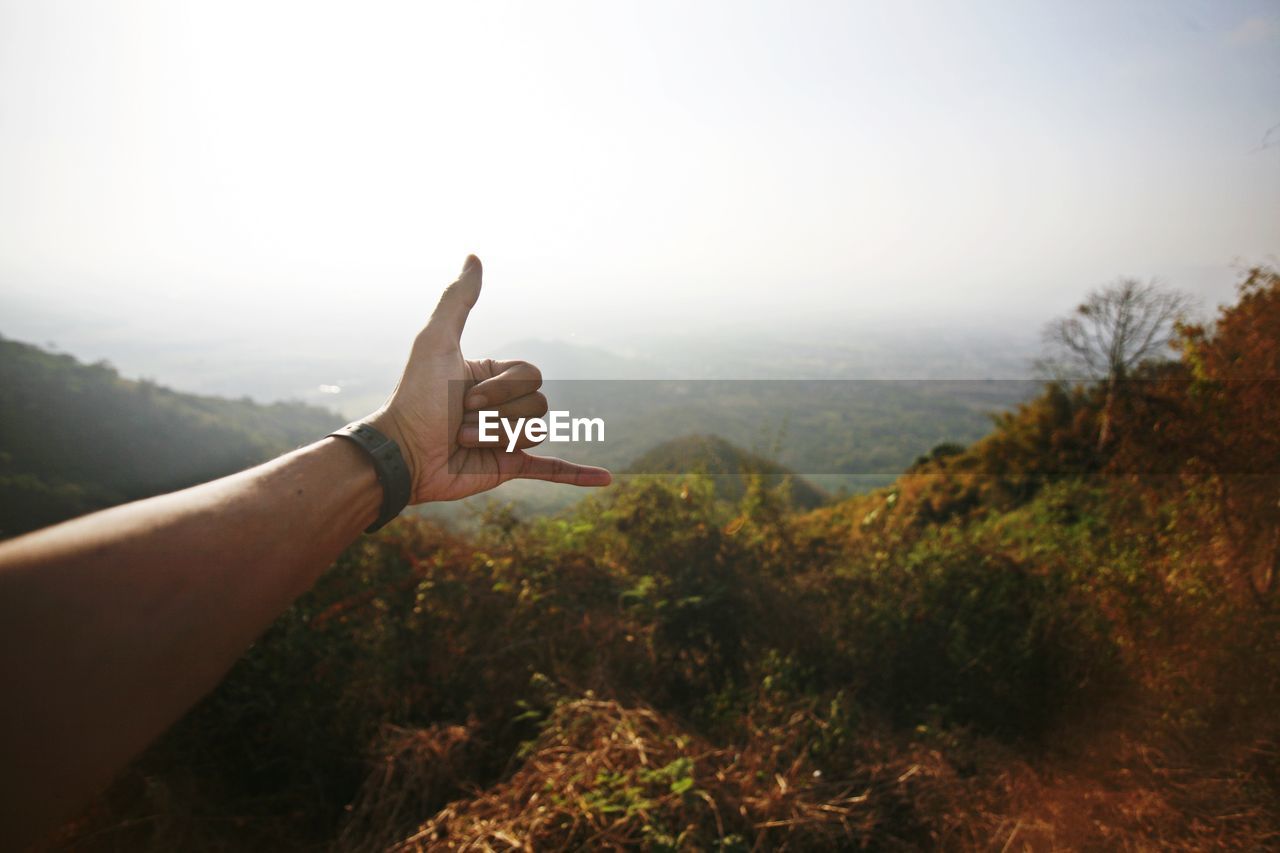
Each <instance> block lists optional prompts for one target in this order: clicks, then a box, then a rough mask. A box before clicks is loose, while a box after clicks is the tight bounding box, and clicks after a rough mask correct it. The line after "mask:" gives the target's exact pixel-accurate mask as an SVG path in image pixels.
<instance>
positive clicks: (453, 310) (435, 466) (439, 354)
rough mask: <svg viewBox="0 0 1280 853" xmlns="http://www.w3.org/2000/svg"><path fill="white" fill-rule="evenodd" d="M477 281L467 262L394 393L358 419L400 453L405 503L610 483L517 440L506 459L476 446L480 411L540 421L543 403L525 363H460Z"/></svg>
mask: <svg viewBox="0 0 1280 853" xmlns="http://www.w3.org/2000/svg"><path fill="white" fill-rule="evenodd" d="M482 276H483V270H482V268H481V265H480V259H479V258H477V257H476V256H475V255H469V256H467V261H466V264H465V265H464V266H463V268H462V272H461V274H459V276H458V278H457V280H456V281H454V282H453V284H450V285H449V286H448V287H447V288H446V289H445V291H444V293H443V294H442V295H441V296H440V302H439V304H437V305H436V309H435V311H434V312H433V313H432V314H431V319H430V320H429V321H428V322H427V325H426V326H425V327H424V328H423V330H422V331H421V332H419V333H418V337H417V338H416V339H415V341H414V344H413V350H412V352H411V353H410V354H409V361H408V363H407V364H406V365H405V368H404V373H403V375H402V376H401V377H400V382H399V383H398V384H397V385H396V388H395V390H394V391H392V392H391V396H390V397H389V398H388V399H387V402H386V403H384V404H383V405H382V408H380V409H379V410H378V411H377V412H375V413H374V414H373V415H371V416H369V417H368V418H365V420H366V421H367V422H368V423H370V424H372V425H373V426H374V427H375V428H377V429H378V430H380V431H381V432H383V433H384V434H385V435H387V436H388V437H390V438H392V439H394V440H395V441H396V443H397V444H399V445H400V452H401V454H402V455H403V456H404V460H405V463H406V464H407V465H408V466H409V472H410V476H411V477H412V482H413V493H412V497H411V498H410V499H409V503H411V504H417V503H422V502H424V501H451V500H457V499H459V498H465V497H468V496H470V495H474V494H478V493H480V492H484V491H488V490H489V489H492V488H493V487H495V486H497V485H499V484H500V483H504V482H506V481H507V480H515V479H526V480H548V481H550V482H553V483H568V484H571V485H575V486H607V485H608V484H609V483H610V481H611V479H612V478H611V476H610V474H609V472H608V471H606V470H605V469H603V468H596V467H594V466H590V465H578V464H575V463H573V462H567V461H565V460H563V459H556V458H554V457H550V456H535V455H533V454H531V453H528V452H526V451H527V448H528V447H531V446H533V445H534V444H537V443H538V442H530V441H528V440H527V439H525V438H524V437H523V436H522V437H521V440H520V441H519V442H518V443H517V445H516V449H515V450H513V451H511V452H508V451H507V450H506V448H505V446H501V447H494V446H492V445H486V446H483V447H482V446H481V445H480V441H479V430H478V429H477V428H476V426H475V424H476V423H477V421H478V416H477V412H478V410H480V409H486V410H490V411H492V410H495V409H496V410H497V411H498V413H499V415H500V416H501V417H503V418H537V417H542V416H543V415H545V414H546V413H547V398H546V397H544V396H543V395H542V394H541V393H540V392H539V391H538V388H539V387H540V386H541V385H542V374H541V372H539V370H538V368H536V367H534V366H533V365H532V364H529V363H528V362H526V361H494V360H493V359H480V360H471V359H466V358H463V356H462V347H461V338H462V330H463V327H464V326H465V325H466V322H467V315H468V314H469V313H470V312H471V308H472V306H474V305H475V304H476V300H477V299H478V298H479V297H480V284H481V278H482ZM459 381H461V383H462V385H461V386H458V385H454V386H453V393H452V394H451V393H450V387H451V386H450V383H458V382H459ZM460 387H462V388H465V391H466V393H465V401H464V395H463V394H460V393H458V391H459V388H460Z"/></svg>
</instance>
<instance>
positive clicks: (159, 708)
mask: <svg viewBox="0 0 1280 853" xmlns="http://www.w3.org/2000/svg"><path fill="white" fill-rule="evenodd" d="M480 278H481V270H480V264H479V261H478V260H476V259H475V258H474V256H473V257H471V258H468V260H467V265H466V267H464V269H463V273H462V275H461V276H460V277H459V279H458V280H457V281H456V282H454V283H453V284H452V285H450V287H449V288H448V290H446V291H445V294H444V295H443V296H442V297H441V300H440V304H439V305H438V306H437V308H436V311H435V313H434V314H433V315H432V317H431V320H430V322H429V323H428V324H427V326H426V328H425V329H424V330H423V332H422V333H421V334H420V335H419V336H418V339H417V341H416V342H415V344H414V349H413V353H412V354H411V356H410V358H409V361H408V364H407V365H406V367H405V371H404V375H403V377H402V378H401V380H400V384H399V385H398V386H397V388H396V390H395V392H394V393H393V394H392V396H391V398H390V399H389V400H388V401H387V403H386V404H385V405H384V406H383V407H382V408H381V409H380V410H379V411H378V412H376V413H375V414H374V415H372V416H370V417H369V418H367V419H366V420H368V421H369V422H370V423H372V424H374V425H375V426H376V427H377V428H378V429H379V430H380V431H382V432H384V433H386V434H387V435H389V436H390V437H391V438H393V439H395V440H396V442H397V443H399V445H400V447H401V449H402V452H403V455H404V456H405V460H406V462H407V463H408V464H409V468H410V472H411V475H412V480H413V498H412V501H411V502H413V503H420V502H423V501H428V500H451V499H455V498H460V497H465V496H466V495H469V494H475V493H477V492H481V491H484V490H486V489H489V488H492V487H494V486H496V485H498V484H499V483H501V482H503V481H505V480H509V479H513V478H516V477H526V478H536V479H544V480H553V481H557V482H565V483H573V484H577V485H585V486H592V485H605V484H607V483H608V482H609V474H608V472H607V471H604V470H602V469H599V468H591V467H587V466H579V465H575V464H573V463H570V462H564V461H562V460H555V459H549V458H547V457H540V456H532V455H529V454H526V453H525V452H524V451H523V450H517V451H516V452H514V453H504V452H502V451H500V450H496V449H491V448H481V447H478V446H477V445H478V442H477V440H476V438H475V435H474V433H475V430H474V429H471V428H470V427H469V424H468V421H469V420H471V419H473V417H474V415H473V412H469V411H467V410H468V409H471V410H474V409H475V408H478V407H479V406H478V405H477V404H478V403H479V402H480V401H479V400H477V399H476V398H477V397H485V398H487V399H486V400H484V401H483V406H484V408H487V409H497V410H498V411H499V412H504V413H505V412H518V413H520V414H521V415H522V416H528V415H530V414H532V415H541V414H543V413H545V412H546V401H545V399H543V398H542V395H541V394H540V393H538V392H537V390H536V389H537V387H538V385H539V384H540V382H541V377H540V376H539V375H538V373H537V370H536V369H535V368H533V367H532V365H529V364H526V363H524V362H494V361H489V360H485V361H467V360H466V359H464V358H463V357H462V353H461V350H460V348H459V344H458V341H459V338H460V336H461V333H462V327H463V324H464V323H465V321H466V316H467V313H468V312H469V311H470V308H471V306H472V305H474V304H475V301H476V298H477V297H478V296H479V292H480ZM457 381H462V382H463V383H465V386H467V387H469V388H470V392H469V395H468V397H467V402H466V403H465V404H464V405H456V404H455V406H456V410H455V408H454V407H451V405H450V399H451V395H450V394H449V383H450V382H457ZM457 396H458V395H457V394H454V395H453V398H454V399H455V400H456V398H457ZM381 500H382V491H381V486H380V485H379V484H378V482H377V479H376V477H375V475H374V470H373V467H372V464H371V463H370V461H369V459H368V458H367V457H366V456H365V455H364V453H363V451H361V450H360V449H358V448H357V447H356V446H355V445H353V444H351V443H349V442H347V441H344V440H342V439H337V438H326V439H323V440H321V441H319V442H316V443H315V444H312V445H310V446H309V447H305V448H303V449H301V450H297V451H294V452H293V453H289V454H287V455H285V456H282V457H280V458H279V459H276V460H274V461H272V462H268V463H267V464H265V465H261V466H259V467H257V468H253V469H251V470H248V471H244V472H242V473H239V474H235V475H233V476H230V477H225V478H223V479H221V480H217V481H215V482H212V483H206V484H204V485H202V486H197V487H195V488H191V489H187V490H185V491H181V492H176V493H174V494H169V495H163V496H161V497H156V498H151V499H149V500H144V501H138V502H136V503H132V504H128V505H125V506H121V507H116V508H114V509H110V510H106V511H104V512H99V513H95V514H93V515H89V516H86V517H84V518H80V519H76V520H74V521H70V522H67V523H65V524H61V525H57V526H55V527H51V528H48V529H46V530H42V531H38V532H36V533H32V534H29V535H27V536H23V537H20V538H18V539H14V540H11V541H9V542H6V543H3V544H0V685H2V686H3V692H4V696H3V698H0V847H5V848H6V849H7V848H8V847H9V846H10V845H13V846H15V847H20V846H21V845H22V844H23V843H25V842H28V841H31V840H34V836H35V835H36V834H38V833H40V832H42V831H44V830H47V829H49V828H50V827H51V825H52V824H53V823H54V822H56V821H57V820H58V819H59V818H62V817H65V816H67V815H69V814H70V813H71V812H72V811H73V810H74V809H75V808H76V807H78V806H80V805H82V804H83V803H84V801H85V800H86V799H87V798H89V797H90V796H92V795H93V793H94V792H95V791H97V790H99V789H100V788H101V787H103V786H104V785H105V784H106V783H107V782H109V781H110V779H111V777H112V775H114V773H115V772H116V771H117V770H119V769H120V768H121V767H122V766H123V765H124V764H125V763H126V762H128V761H129V759H130V758H132V757H133V756H134V755H136V754H137V753H138V752H139V751H141V750H142V748H143V747H145V746H146V745H147V744H148V743H149V742H150V741H151V740H152V739H154V738H155V737H156V736H157V735H159V734H160V733H161V732H163V731H164V730H165V729H166V728H167V727H168V726H169V725H171V724H172V723H173V722H174V721H175V720H177V719H178V717H180V716H181V715H182V714H183V713H184V712H185V711H186V710H187V709H188V708H190V707H191V706H192V705H193V704H194V703H195V702H196V701H197V700H198V699H200V697H201V696H203V695H204V694H205V693H207V692H208V691H209V690H210V689H212V688H213V686H214V685H215V684H217V682H218V680H219V679H221V678H222V676H223V675H224V674H225V673H226V671H227V670H228V669H229V668H230V667H231V665H232V664H233V663H234V662H235V660H236V659H237V658H238V657H239V656H240V655H241V654H243V653H244V651H245V649H246V648H247V647H248V646H249V644H250V643H252V642H253V640H254V639H255V638H256V637H257V636H258V635H259V634H261V633H262V632H263V631H264V630H265V629H266V628H267V626H268V625H270V623H271V622H272V620H274V619H275V617H276V616H278V615H279V614H280V613H281V611H283V610H284V609H285V608H286V607H287V606H288V605H289V603H290V602H292V601H293V600H294V599H295V598H296V597H297V596H298V595H300V594H301V593H302V592H304V591H305V590H306V589H308V588H309V587H310V586H311V585H312V583H314V581H315V580H316V578H317V577H318V576H319V575H320V573H321V572H323V571H324V569H325V568H326V567H328V566H329V565H330V564H331V563H332V562H333V560H334V559H335V558H336V557H337V555H338V554H339V553H340V552H341V551H342V549H343V548H345V547H346V546H347V545H348V544H350V543H351V542H352V541H353V540H354V539H355V538H356V537H357V536H359V535H360V532H361V531H362V530H363V529H364V528H365V527H367V526H368V525H369V524H370V523H371V522H372V521H373V520H374V519H375V518H376V516H377V515H378V509H379V506H380V503H381Z"/></svg>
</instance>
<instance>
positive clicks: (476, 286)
mask: <svg viewBox="0 0 1280 853" xmlns="http://www.w3.org/2000/svg"><path fill="white" fill-rule="evenodd" d="M483 275H484V268H483V267H481V266H480V259H479V258H477V257H476V256H475V255H467V261H466V263H464V264H463V265H462V272H461V273H459V274H458V278H457V279H456V280H454V282H453V284H451V285H449V286H448V287H446V288H445V289H444V293H442V294H440V301H439V302H438V303H436V310H435V311H433V312H432V313H431V319H430V320H429V321H428V322H427V328H428V329H430V330H432V331H435V332H438V333H440V334H448V335H451V336H452V337H453V339H454V340H459V339H461V337H462V329H463V328H464V327H465V326H466V325H467V315H468V314H470V313H471V307H472V306H473V305H475V304H476V300H477V299H479V298H480V280H481V278H482V277H483Z"/></svg>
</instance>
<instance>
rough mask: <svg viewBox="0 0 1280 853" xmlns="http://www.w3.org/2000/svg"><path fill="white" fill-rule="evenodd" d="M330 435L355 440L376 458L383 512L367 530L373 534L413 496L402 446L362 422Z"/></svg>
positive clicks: (375, 466) (366, 531)
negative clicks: (401, 452)
mask: <svg viewBox="0 0 1280 853" xmlns="http://www.w3.org/2000/svg"><path fill="white" fill-rule="evenodd" d="M329 435H330V436H333V437H334V438H345V439H347V440H348V441H352V442H354V443H355V444H356V445H357V446H358V447H359V448H360V449H361V450H363V451H364V452H365V453H367V454H368V455H369V456H370V458H372V459H373V470H374V472H375V473H376V474H377V475H378V482H379V483H381V484H382V511H381V512H380V513H378V520H377V521H375V522H374V523H373V524H371V525H369V527H367V528H365V531H364V532H365V533H373V532H374V531H375V530H379V529H381V528H382V527H383V526H384V525H385V524H386V523H387V522H389V521H391V519H393V518H395V517H396V516H397V515H399V514H400V512H401V510H403V509H404V508H405V507H406V506H408V505H409V498H410V497H412V495H413V483H412V481H411V480H410V477H409V466H408V465H406V464H405V462H404V456H402V455H401V454H400V445H398V444H396V443H395V441H394V440H393V439H390V438H387V437H386V436H385V435H383V434H382V433H380V432H378V431H377V430H376V429H374V428H373V427H371V426H369V425H368V424H367V423H364V422H363V421H356V422H355V423H353V424H347V425H346V426H344V427H343V428H342V429H339V430H335V431H334V432H331V433H329Z"/></svg>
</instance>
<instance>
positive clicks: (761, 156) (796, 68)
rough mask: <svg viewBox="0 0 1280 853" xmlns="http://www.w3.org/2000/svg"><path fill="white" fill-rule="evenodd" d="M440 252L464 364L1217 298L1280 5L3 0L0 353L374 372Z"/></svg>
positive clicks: (1259, 230)
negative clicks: (307, 363) (1127, 301)
mask: <svg viewBox="0 0 1280 853" xmlns="http://www.w3.org/2000/svg"><path fill="white" fill-rule="evenodd" d="M1268 134H1270V135H1268ZM468 252H475V253H477V254H479V255H480V257H481V258H482V259H483V260H484V263H485V266H486V279H485V280H486V286H485V293H484V295H483V296H482V297H481V300H482V301H481V304H480V306H478V307H477V309H476V311H475V312H474V313H473V319H472V323H471V325H470V326H469V328H468V337H467V338H466V340H465V343H466V344H467V351H468V354H476V355H480V354H484V353H483V352H482V351H483V350H484V349H485V348H487V347H498V346H500V345H501V344H503V343H505V342H509V341H513V340H520V339H525V338H548V339H562V340H568V341H582V342H587V343H593V344H604V345H608V344H609V343H610V342H611V341H615V340H622V339H624V338H625V339H627V340H630V341H635V340H636V339H641V340H643V338H644V336H645V335H647V334H649V333H650V332H654V333H657V332H661V333H663V334H677V335H678V334H690V335H699V334H713V333H720V332H723V331H724V330H738V331H744V330H754V329H764V330H769V329H775V330H778V329H782V330H787V329H789V330H794V331H798V333H801V334H802V333H803V332H804V330H805V329H806V328H809V327H813V328H817V327H818V326H822V327H824V328H835V329H839V328H844V327H847V328H849V329H856V328H859V327H867V326H880V327H893V326H894V324H898V325H901V326H902V327H903V328H904V329H905V328H909V327H912V326H914V325H920V324H923V325H928V324H939V323H949V324H956V325H961V326H966V325H967V326H971V327H973V328H974V329H981V328H983V327H985V326H989V325H999V324H1004V325H1006V326H1017V327H1031V326H1035V325H1038V324H1040V323H1042V322H1044V321H1045V320H1048V319H1050V318H1051V317H1052V316H1054V315H1055V314H1057V313H1061V312H1062V311H1065V310H1067V309H1069V308H1070V307H1071V306H1072V305H1073V304H1074V303H1075V302H1077V301H1079V299H1080V297H1081V296H1082V295H1083V294H1084V293H1085V292H1086V291H1087V290H1088V289H1090V288H1092V287H1095V286H1098V285H1100V284H1104V283H1106V282H1108V281H1110V280H1113V279H1115V278H1116V277H1118V276H1122V275H1132V276H1138V277H1142V278H1150V277H1155V278H1158V279H1160V280H1162V281H1163V282H1165V283H1166V284H1168V285H1170V286H1173V287H1178V288H1181V289H1184V290H1188V291H1191V292H1193V293H1195V294H1197V295H1198V296H1199V297H1200V298H1201V299H1202V301H1203V302H1204V303H1205V304H1206V305H1207V306H1208V307H1212V305H1213V304H1215V303H1217V302H1221V301H1223V300H1226V299H1227V298H1229V296H1230V294H1231V292H1232V287H1233V283H1234V282H1235V281H1236V279H1237V278H1238V276H1237V274H1236V272H1235V268H1236V267H1237V266H1239V265H1242V264H1252V263H1260V262H1263V263H1265V262H1271V263H1275V262H1276V260H1277V257H1278V256H1280V2H1277V0H1269V1H1268V2H1224V1H1223V0H1203V1H1201V0H1196V2H1176V0H1158V1H1157V2H1126V3H1117V2H1079V1H1078V0H1076V2H1061V3H1050V2H1043V3H1041V2H1037V3H1026V2H1022V0H1006V1H1005V2H970V3H915V2H894V3H869V2H868V3H855V2H794V0H792V2H781V0H780V1H779V2H768V3H765V2H741V0H738V1H737V2H698V3H687V2H662V1H661V0H645V1H644V2H639V3H622V2H617V3H604V2H579V3H562V2H540V3H528V2H509V3H502V2H488V3H470V4H466V3H457V2H451V3H440V4H434V3H426V2H421V3H404V4H393V3H360V4H355V3H333V4H325V3H315V2H299V3H271V2H251V3H235V2H220V3H185V2H174V0H164V2H150V3H148V2H133V3H98V2H81V3H69V2H42V3H31V2H4V1H3V0H0V334H4V335H6V336H10V337H17V338H23V339H31V340H36V341H38V342H45V341H50V342H55V343H57V344H59V345H60V346H61V347H63V348H65V349H68V350H70V351H72V352H74V353H75V354H77V355H80V356H82V357H85V358H90V359H93V358H102V357H105V358H110V359H112V360H113V361H115V362H117V363H119V364H122V366H125V367H127V368H129V367H131V368H133V369H134V372H142V373H146V374H147V375H151V376H156V377H159V378H160V379H162V380H163V379H164V378H165V377H166V374H165V367H164V364H163V353H167V352H179V351H180V352H184V353H186V354H187V356H188V357H190V358H200V357H204V356H206V355H207V356H208V357H209V358H217V357H219V354H224V353H229V352H238V353H241V354H250V355H253V354H262V355H270V356H271V357H275V358H280V359H285V360H288V359H290V358H304V357H309V356H310V355H314V354H318V353H331V354H334V353H336V354H337V355H339V356H340V355H341V353H343V352H362V353H364V354H366V355H367V354H370V353H375V354H379V356H380V357H381V356H386V355H387V354H389V353H393V352H394V353H398V352H400V351H401V350H402V348H403V346H404V345H405V343H406V342H407V341H408V340H409V339H410V337H411V336H412V334H413V332H414V330H415V329H416V327H417V326H418V325H420V323H421V322H422V320H423V319H424V318H425V317H426V315H427V314H428V313H429V312H430V309H431V307H432V305H433V304H434V300H435V298H436V295H437V294H438V291H439V289H440V287H441V286H443V285H444V284H445V283H447V282H448V281H449V280H451V279H452V278H453V276H454V275H455V274H456V272H457V270H458V268H459V267H460V265H461V263H462V261H463V258H464V257H465V256H466V254H467V253H468ZM495 354H502V355H511V353H495ZM387 357H390V356H387Z"/></svg>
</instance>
